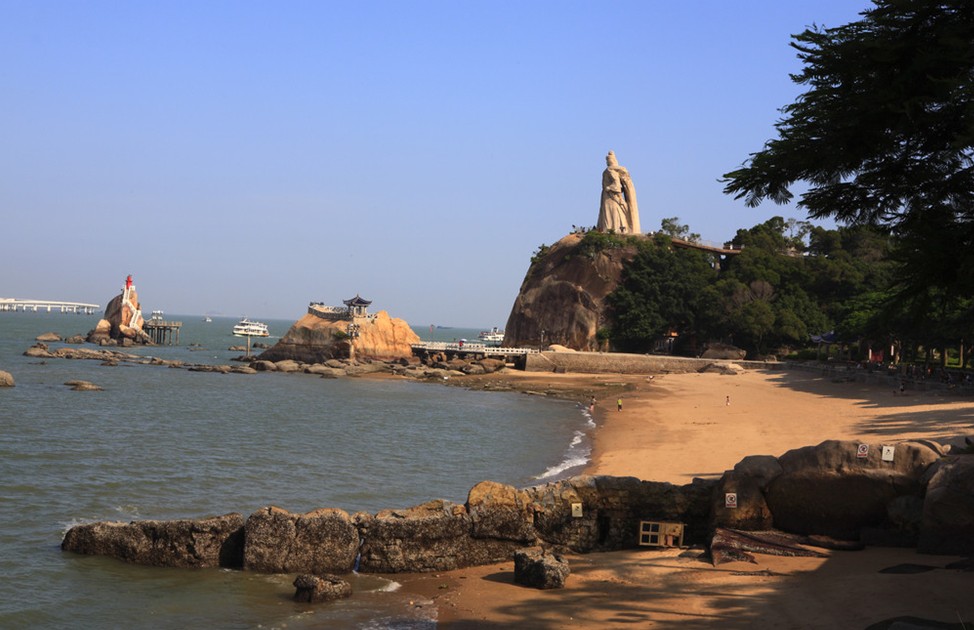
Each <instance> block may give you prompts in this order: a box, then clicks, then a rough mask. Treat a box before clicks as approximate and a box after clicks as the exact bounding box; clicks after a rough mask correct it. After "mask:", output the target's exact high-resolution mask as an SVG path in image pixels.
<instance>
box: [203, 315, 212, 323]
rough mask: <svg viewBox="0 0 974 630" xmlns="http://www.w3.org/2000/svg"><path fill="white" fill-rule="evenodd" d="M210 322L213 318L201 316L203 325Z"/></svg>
mask: <svg viewBox="0 0 974 630" xmlns="http://www.w3.org/2000/svg"><path fill="white" fill-rule="evenodd" d="M212 321H213V318H212V317H210V316H209V315H204V316H203V323H204V324H209V323H210V322H212Z"/></svg>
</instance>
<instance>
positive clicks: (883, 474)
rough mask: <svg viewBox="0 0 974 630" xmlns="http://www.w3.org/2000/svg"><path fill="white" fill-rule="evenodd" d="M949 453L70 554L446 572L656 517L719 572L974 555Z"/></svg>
mask: <svg viewBox="0 0 974 630" xmlns="http://www.w3.org/2000/svg"><path fill="white" fill-rule="evenodd" d="M864 446H865V448H864ZM884 446H887V447H889V448H888V449H886V450H885V457H884V448H883V447H884ZM950 450H951V449H950V448H949V447H947V446H943V445H940V444H937V443H933V442H904V443H899V444H895V445H882V444H868V445H863V444H860V443H857V442H851V441H827V442H823V443H822V444H819V445H817V446H810V447H804V448H801V449H795V450H792V451H789V452H787V453H785V454H784V455H782V456H781V457H773V456H755V457H748V458H745V459H744V460H742V461H741V462H740V463H739V464H738V465H737V466H735V468H734V469H733V470H731V471H727V472H726V473H725V474H724V476H723V477H722V478H721V479H720V480H700V479H696V480H694V482H693V483H691V484H687V485H683V486H675V485H673V484H669V483H662V482H654V481H642V480H639V479H636V478H633V477H606V476H580V477H574V478H571V479H566V480H562V481H558V482H553V483H548V484H545V485H541V486H534V487H530V488H524V489H519V488H515V487H513V486H509V485H505V484H500V483H495V482H491V481H485V482H482V483H480V484H478V485H476V486H475V487H474V488H472V489H471V490H470V492H469V494H468V497H467V501H466V503H465V504H462V505H461V504H455V503H452V502H450V501H444V500H435V501H430V502H428V503H425V504H423V505H419V506H415V507H412V508H407V509H401V510H383V511H381V512H379V513H377V514H374V515H373V514H367V513H357V514H353V515H349V514H348V513H347V512H344V511H342V510H339V509H332V508H327V509H321V510H315V511H313V512H309V513H307V514H294V513H291V512H288V511H286V510H282V509H280V508H276V507H267V508H264V509H261V510H258V511H257V512H255V513H254V514H252V515H251V516H250V517H248V518H246V519H244V518H243V517H242V516H240V515H239V514H230V515H226V516H222V517H216V518H209V519H200V520H180V521H142V522H138V521H136V522H131V523H127V524H125V523H90V524H86V525H78V526H75V527H72V528H71V529H70V530H69V531H68V532H67V534H66V535H65V537H64V540H63V542H62V545H61V548H62V549H63V550H65V551H70V552H75V553H82V554H99V555H106V556H111V557H114V558H118V559H120V560H125V561H128V562H134V563H139V564H146V565H153V566H170V567H185V566H199V567H206V566H221V567H242V568H243V569H245V570H252V571H258V572H270V573H312V574H321V573H346V572H349V571H351V570H353V569H354V568H355V567H356V566H358V568H359V570H360V571H363V572H373V573H398V572H422V571H444V570H450V569H456V568H462V567H466V566H473V565H480V564H486V563H491V562H496V561H503V560H510V559H511V558H512V557H513V553H514V552H515V551H517V550H520V549H527V548H532V547H537V546H539V545H540V546H543V547H546V548H551V549H555V550H570V551H575V552H580V553H587V552H593V551H610V550H619V549H627V548H634V547H637V546H638V545H639V542H640V541H639V531H640V527H639V526H640V522H641V521H644V520H651V521H674V522H681V523H683V524H684V525H685V529H684V538H683V543H684V545H693V544H701V543H705V542H707V541H710V543H711V554H712V556H713V558H714V562H715V563H716V562H719V561H720V559H721V558H728V557H730V558H733V559H742V558H745V559H746V553H747V550H748V549H749V548H750V549H751V550H754V551H762V552H766V553H779V554H788V555H797V554H801V555H808V550H803V549H800V548H798V547H797V546H796V545H809V544H811V545H819V546H831V547H833V548H854V547H856V546H860V547H861V546H862V545H863V544H876V545H916V544H917V543H919V547H918V549H919V551H921V552H924V553H934V554H971V553H974V490H972V489H974V455H971V454H965V453H964V449H961V450H957V449H954V451H955V452H954V454H951V453H950ZM863 453H865V455H864V456H862V455H863ZM890 458H892V459H890ZM742 534H746V535H742ZM843 541H847V542H843ZM848 541H852V542H848ZM793 543H794V544H793Z"/></svg>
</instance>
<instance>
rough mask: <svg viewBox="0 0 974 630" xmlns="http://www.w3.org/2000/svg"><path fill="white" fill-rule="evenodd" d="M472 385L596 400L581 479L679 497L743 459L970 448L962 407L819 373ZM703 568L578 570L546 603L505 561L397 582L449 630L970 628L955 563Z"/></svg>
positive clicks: (865, 560) (685, 564)
mask: <svg viewBox="0 0 974 630" xmlns="http://www.w3.org/2000/svg"><path fill="white" fill-rule="evenodd" d="M466 382H467V383H468V384H469V385H470V386H473V387H477V388H480V387H486V388H500V389H504V388H511V389H515V390H521V391H531V392H534V393H538V394H541V393H547V394H548V395H557V396H560V397H567V398H577V399H578V400H579V401H580V402H581V401H587V400H588V399H589V397H590V396H592V395H594V396H596V398H597V400H598V402H597V405H596V414H595V415H596V420H597V424H598V428H597V429H596V432H595V437H594V453H593V460H592V463H591V465H590V466H589V467H588V470H587V471H586V472H588V473H591V474H605V475H620V476H621V475H627V476H635V477H638V478H641V479H647V480H656V481H670V482H672V483H676V484H684V483H689V482H690V481H691V480H692V479H693V477H717V476H719V475H720V474H722V472H723V471H724V470H726V469H729V468H732V467H733V466H734V464H735V463H737V462H738V461H740V460H741V459H742V458H743V457H745V456H747V455H759V454H770V455H781V454H782V453H784V452H785V451H787V450H790V449H792V448H798V447H801V446H807V445H812V444H818V443H820V442H822V441H824V440H828V439H857V440H863V441H865V442H869V443H873V444H876V443H887V442H888V443H892V442H897V441H902V440H908V439H920V438H923V439H933V440H943V439H945V438H948V437H955V438H956V436H962V435H970V434H974V400H972V399H971V398H969V397H967V398H965V397H961V396H958V395H956V394H955V393H952V392H918V391H910V390H908V391H907V392H906V393H905V394H899V393H894V392H893V389H892V388H890V387H887V386H885V385H866V384H863V383H857V382H845V381H840V382H836V381H833V380H832V379H830V378H828V377H825V376H822V375H820V374H818V373H813V372H802V371H748V372H746V373H744V374H738V375H719V374H696V373H694V374H679V375H676V374H671V375H661V376H656V377H654V378H648V377H646V376H632V375H577V374H536V373H535V374H533V373H523V372H517V373H513V372H506V373H503V374H499V375H491V376H490V377H480V380H469V381H466ZM619 397H621V398H622V401H623V405H622V407H623V408H622V411H618V410H617V406H616V401H617V399H618V398H619ZM728 397H729V398H728ZM728 400H729V404H728ZM701 552H702V550H701V549H685V550H656V549H648V548H647V549H635V550H624V551H617V552H611V553H592V554H584V555H579V554H572V555H569V556H568V560H569V563H570V566H571V570H572V573H571V576H570V577H569V578H568V581H567V585H566V587H565V588H564V589H559V590H554V591H540V590H536V589H531V588H526V587H522V586H519V585H515V584H514V582H513V575H514V566H513V561H510V562H504V563H499V564H495V565H489V566H484V567H475V568H470V569H464V570H460V571H451V572H447V573H442V574H427V575H412V576H403V579H402V582H403V588H404V590H405V591H406V592H408V593H414V594H415V595H416V598H417V599H416V601H417V605H424V606H433V607H435V608H436V609H437V616H438V619H439V621H440V626H441V627H443V628H495V627H496V628H501V627H505V628H506V627H512V626H513V627H518V628H564V627H572V628H623V627H625V628H635V627H638V628H644V627H652V628H671V627H679V628H867V627H870V626H871V625H873V624H877V623H879V622H882V621H884V620H888V619H892V618H895V617H901V616H912V617H916V618H921V619H930V620H936V621H939V622H943V623H951V624H958V625H957V627H958V628H959V627H961V626H960V625H959V622H960V621H961V620H963V621H964V622H965V623H966V624H967V627H968V628H972V627H974V598H971V597H970V594H971V593H972V592H974V572H969V571H968V572H965V571H960V570H957V569H948V568H946V566H947V565H948V564H950V563H952V562H955V561H958V560H960V558H958V557H953V556H929V555H920V554H917V553H916V552H915V550H913V549H894V548H867V549H866V550H864V551H855V552H852V551H844V552H839V551H835V552H829V557H827V558H780V557H774V556H765V555H758V556H757V563H756V564H750V563H744V562H733V563H728V564H722V565H720V567H717V568H715V567H713V566H712V565H711V564H709V563H708V562H706V561H704V560H703V559H701V558H700V554H701ZM890 568H896V569H895V571H894V572H881V570H883V569H890ZM881 627H882V626H881Z"/></svg>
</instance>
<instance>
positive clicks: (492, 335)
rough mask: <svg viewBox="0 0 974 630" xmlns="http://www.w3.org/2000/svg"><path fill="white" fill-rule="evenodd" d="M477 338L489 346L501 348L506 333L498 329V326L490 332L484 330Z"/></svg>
mask: <svg viewBox="0 0 974 630" xmlns="http://www.w3.org/2000/svg"><path fill="white" fill-rule="evenodd" d="M477 336H478V337H480V340H481V341H483V342H484V344H486V345H488V346H491V345H494V346H499V345H501V342H503V341H504V331H503V330H500V329H498V328H497V326H494V327H493V328H491V329H490V330H482V331H480V334H479V335H477Z"/></svg>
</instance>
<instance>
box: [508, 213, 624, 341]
mask: <svg viewBox="0 0 974 630" xmlns="http://www.w3.org/2000/svg"><path fill="white" fill-rule="evenodd" d="M633 238H640V237H628V239H627V241H631V239H633ZM623 243H624V241H622V240H621V239H620V238H619V237H610V236H608V235H605V234H601V233H598V232H588V233H587V234H579V233H573V234H569V235H568V236H565V237H564V238H562V239H561V240H560V241H558V242H557V243H555V244H554V245H552V246H551V247H549V248H547V249H546V250H544V251H541V252H539V253H538V254H536V255H535V257H534V259H533V260H532V263H531V267H530V268H529V269H528V272H527V274H526V275H525V277H524V282H523V283H522V284H521V290H520V292H519V293H518V296H517V299H515V301H514V306H513V308H512V309H511V315H510V317H508V319H507V326H506V328H505V330H504V345H505V346H538V345H540V344H541V342H542V331H544V343H545V345H548V344H561V345H564V346H567V347H568V348H572V349H575V350H597V349H599V348H598V341H597V339H596V333H597V331H598V329H599V328H600V327H602V326H605V325H606V323H607V319H608V313H606V312H605V298H606V296H607V295H609V294H610V293H612V291H613V290H614V289H615V288H616V287H617V286H618V284H619V279H620V277H621V275H622V269H623V267H624V266H625V264H626V262H627V261H629V260H631V259H632V258H633V257H634V256H635V255H636V247H635V245H633V244H632V243H631V242H629V243H628V244H623ZM543 249H544V248H543Z"/></svg>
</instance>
